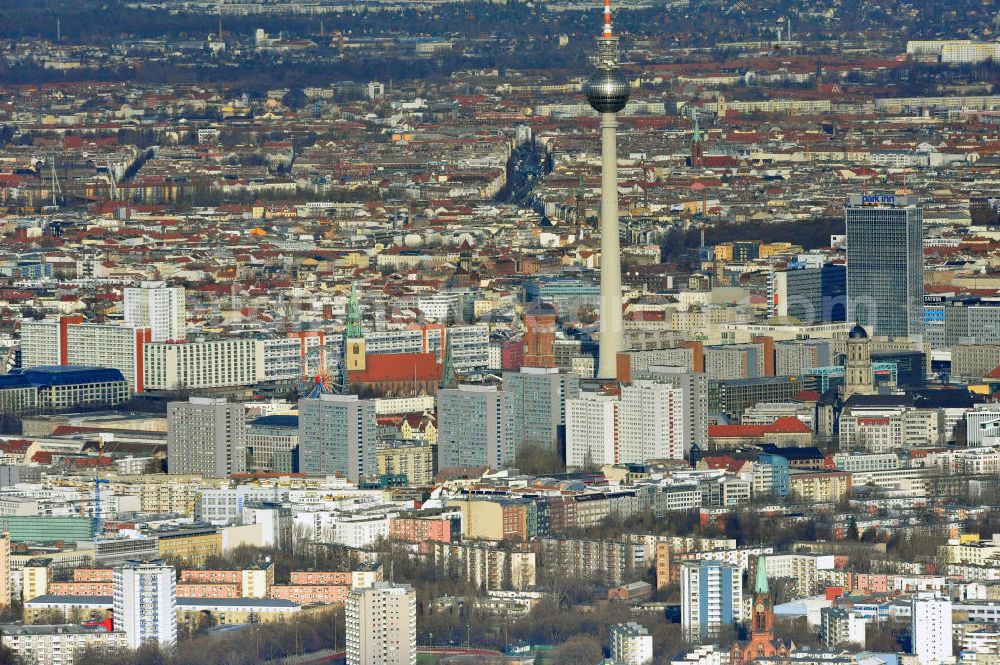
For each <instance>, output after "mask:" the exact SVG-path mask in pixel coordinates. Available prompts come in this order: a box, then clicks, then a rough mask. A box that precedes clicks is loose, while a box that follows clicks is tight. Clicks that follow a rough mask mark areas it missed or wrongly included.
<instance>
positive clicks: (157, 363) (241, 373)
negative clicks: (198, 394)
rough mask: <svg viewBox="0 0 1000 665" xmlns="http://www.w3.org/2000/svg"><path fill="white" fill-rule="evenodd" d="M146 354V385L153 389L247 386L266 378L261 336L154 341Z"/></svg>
mask: <svg viewBox="0 0 1000 665" xmlns="http://www.w3.org/2000/svg"><path fill="white" fill-rule="evenodd" d="M145 357H146V364H145V367H144V373H143V376H145V386H146V388H149V389H152V390H193V389H198V388H220V387H226V386H249V385H253V384H255V383H258V382H260V381H263V380H264V378H265V372H264V340H262V339H250V338H232V337H227V338H223V339H210V340H204V341H190V342H183V343H180V344H168V343H165V342H154V343H152V344H147V345H146V347H145Z"/></svg>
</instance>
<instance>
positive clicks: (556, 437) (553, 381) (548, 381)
mask: <svg viewBox="0 0 1000 665" xmlns="http://www.w3.org/2000/svg"><path fill="white" fill-rule="evenodd" d="M503 390H504V392H506V393H507V395H508V399H510V400H511V406H512V409H513V418H514V428H515V430H514V446H515V451H514V454H515V455H516V454H517V450H518V449H520V448H521V447H522V446H524V445H530V444H533V445H539V446H545V447H551V448H553V449H555V450H559V449H560V448H561V447H562V445H563V442H564V441H565V427H566V400H568V399H573V398H575V397H577V396H578V395H579V394H580V377H579V376H577V375H576V374H572V373H569V372H560V371H559V370H558V369H556V368H548V367H544V368H543V367H523V368H521V370H520V371H517V372H504V373H503Z"/></svg>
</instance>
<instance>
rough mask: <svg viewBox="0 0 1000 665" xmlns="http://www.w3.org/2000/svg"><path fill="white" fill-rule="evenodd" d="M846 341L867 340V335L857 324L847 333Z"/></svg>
mask: <svg viewBox="0 0 1000 665" xmlns="http://www.w3.org/2000/svg"><path fill="white" fill-rule="evenodd" d="M847 339H868V333H867V332H866V331H865V329H864V328H862V327H861V326H860V325H858V324H857V323H855V324H854V327H853V328H851V331H850V332H849V333H847Z"/></svg>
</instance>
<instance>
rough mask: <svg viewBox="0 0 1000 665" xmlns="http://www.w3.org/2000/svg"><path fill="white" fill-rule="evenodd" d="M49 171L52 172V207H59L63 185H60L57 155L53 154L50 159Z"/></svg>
mask: <svg viewBox="0 0 1000 665" xmlns="http://www.w3.org/2000/svg"><path fill="white" fill-rule="evenodd" d="M49 171H50V172H51V173H52V207H53V208H57V207H59V199H60V198H62V187H61V186H60V185H59V174H58V173H56V157H55V155H52V159H50V160H49Z"/></svg>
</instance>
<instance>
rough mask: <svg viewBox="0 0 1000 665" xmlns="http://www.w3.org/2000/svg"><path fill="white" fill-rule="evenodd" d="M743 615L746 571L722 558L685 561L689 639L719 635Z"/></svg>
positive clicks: (684, 614) (684, 623)
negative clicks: (723, 627)
mask: <svg viewBox="0 0 1000 665" xmlns="http://www.w3.org/2000/svg"><path fill="white" fill-rule="evenodd" d="M742 616H743V573H742V569H741V568H740V567H739V566H733V565H730V564H727V563H723V562H721V561H689V562H686V563H683V564H681V632H682V633H683V635H684V639H686V640H688V641H689V642H701V641H704V640H710V639H713V638H715V637H717V636H718V634H719V629H720V628H722V626H725V625H732V624H734V623H739V622H740V621H741V620H742Z"/></svg>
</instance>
